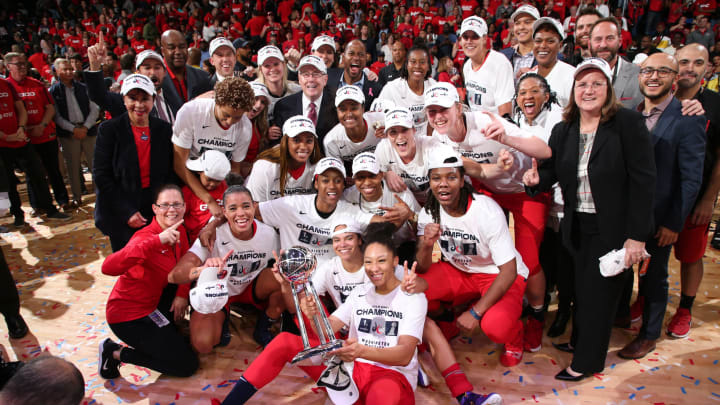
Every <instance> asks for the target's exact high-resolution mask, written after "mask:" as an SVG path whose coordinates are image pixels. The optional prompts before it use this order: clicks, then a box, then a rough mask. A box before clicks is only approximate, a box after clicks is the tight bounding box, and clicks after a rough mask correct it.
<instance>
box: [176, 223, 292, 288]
mask: <svg viewBox="0 0 720 405" xmlns="http://www.w3.org/2000/svg"><path fill="white" fill-rule="evenodd" d="M230 250H232V251H233V253H232V254H231V255H230V257H229V258H228V260H227V265H226V267H225V270H227V272H228V274H230V278H229V279H228V283H227V287H228V294H229V296H231V297H232V296H235V295H240V294H242V293H243V291H245V289H246V288H247V287H248V286H249V285H250V283H252V281H253V280H254V279H255V278H256V277H257V276H258V275H259V274H260V272H261V271H263V269H265V268H267V267H270V265H271V260H272V261H274V260H275V257H274V256H273V253H272V252H273V250H274V251H275V252H280V241H279V238H278V235H277V233H276V232H275V230H274V229H272V228H271V227H269V226H267V225H265V224H263V223H262V222H260V221H255V235H253V237H252V238H250V240H240V239H238V238H236V237H234V236H233V234H232V232H230V225H229V224H227V223H225V224H222V225H220V226H219V227H218V228H217V231H216V234H215V245H214V246H213V250H212V254H210V251H209V250H208V248H206V247H204V246H202V245H201V244H200V239H198V240H196V241H195V243H194V244H193V245H192V247H191V248H190V252H191V253H193V254H194V255H195V256H197V257H198V258H199V259H200V260H201V261H202V262H203V263H204V262H205V260H207V258H208V257H221V258H222V257H225V255H226V254H227V253H228V252H229V251H230Z"/></svg>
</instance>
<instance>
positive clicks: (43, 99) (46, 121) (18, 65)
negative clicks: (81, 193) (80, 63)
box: [5, 53, 70, 219]
mask: <svg viewBox="0 0 720 405" xmlns="http://www.w3.org/2000/svg"><path fill="white" fill-rule="evenodd" d="M5 60H6V62H7V63H8V71H9V72H10V76H9V77H8V83H10V84H11V85H12V86H13V87H14V88H15V91H16V92H17V93H18V96H20V98H21V99H22V101H23V103H25V110H26V111H27V115H28V122H27V128H26V134H27V136H28V138H30V143H32V144H33V147H34V149H35V152H36V153H37V154H38V156H40V161H41V162H42V164H43V166H45V172H46V173H47V177H48V180H49V183H50V185H51V186H52V189H53V193H54V194H55V200H56V201H57V203H58V205H60V206H67V203H68V201H69V200H68V193H67V189H66V188H65V183H64V182H63V177H62V174H60V165H59V162H58V150H60V149H59V147H58V141H57V137H56V135H55V121H54V120H53V118H54V117H55V101H53V98H52V96H50V92H48V90H47V88H46V87H45V86H44V85H43V84H42V83H41V82H40V81H38V80H35V79H33V78H32V77H27V73H28V63H27V59H26V58H25V55H23V54H19V53H9V54H7V55H5ZM34 188H35V187H34V186H33V184H32V183H31V182H30V181H29V179H28V194H29V197H30V205H32V207H33V208H34V209H35V211H36V212H37V211H39V209H41V208H42V207H40V206H39V204H38V201H37V198H36V195H35V194H36V193H35V190H34ZM51 201H52V200H51ZM69 218H70V217H67V219H69Z"/></svg>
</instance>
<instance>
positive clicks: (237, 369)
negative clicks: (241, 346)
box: [233, 368, 242, 373]
mask: <svg viewBox="0 0 720 405" xmlns="http://www.w3.org/2000/svg"><path fill="white" fill-rule="evenodd" d="M233 371H235V372H237V373H242V369H239V368H234V369H233Z"/></svg>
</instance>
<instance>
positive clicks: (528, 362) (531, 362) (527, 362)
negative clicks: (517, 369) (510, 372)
mask: <svg viewBox="0 0 720 405" xmlns="http://www.w3.org/2000/svg"><path fill="white" fill-rule="evenodd" d="M525 364H535V362H534V361H526V362H525Z"/></svg>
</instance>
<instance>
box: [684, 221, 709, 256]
mask: <svg viewBox="0 0 720 405" xmlns="http://www.w3.org/2000/svg"><path fill="white" fill-rule="evenodd" d="M709 226H710V224H709V223H708V224H702V225H693V224H692V223H690V216H688V218H687V220H685V226H684V227H683V229H682V231H680V234H679V235H678V239H677V242H675V258H676V259H678V261H679V262H680V263H695V262H696V261H698V260H700V259H702V257H703V255H704V254H705V248H706V247H707V241H708V227H709Z"/></svg>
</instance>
